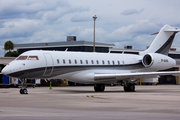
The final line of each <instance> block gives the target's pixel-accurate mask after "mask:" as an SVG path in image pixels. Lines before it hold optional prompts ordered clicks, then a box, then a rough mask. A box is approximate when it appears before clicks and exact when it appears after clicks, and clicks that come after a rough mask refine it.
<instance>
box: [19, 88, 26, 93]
mask: <svg viewBox="0 0 180 120" xmlns="http://www.w3.org/2000/svg"><path fill="white" fill-rule="evenodd" d="M19 92H20V94H28V91H27V89H26V88H21V89H20V91H19Z"/></svg>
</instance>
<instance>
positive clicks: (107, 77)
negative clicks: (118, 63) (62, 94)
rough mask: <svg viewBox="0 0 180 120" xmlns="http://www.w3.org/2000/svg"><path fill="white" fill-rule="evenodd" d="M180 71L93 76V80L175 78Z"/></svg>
mask: <svg viewBox="0 0 180 120" xmlns="http://www.w3.org/2000/svg"><path fill="white" fill-rule="evenodd" d="M179 74H180V71H164V72H138V73H122V74H107V73H106V74H103V73H102V74H94V80H95V81H99V80H103V81H105V80H115V79H117V80H124V79H139V78H150V77H157V76H162V75H174V76H177V75H179Z"/></svg>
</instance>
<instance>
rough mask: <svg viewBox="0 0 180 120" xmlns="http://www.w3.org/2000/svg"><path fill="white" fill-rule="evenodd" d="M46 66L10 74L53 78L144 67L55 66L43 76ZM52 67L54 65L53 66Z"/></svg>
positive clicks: (19, 76) (141, 66)
mask: <svg viewBox="0 0 180 120" xmlns="http://www.w3.org/2000/svg"><path fill="white" fill-rule="evenodd" d="M45 68H46V67H43V68H34V69H29V70H24V71H19V72H15V73H11V74H9V75H8V76H12V77H17V78H31V79H32V78H42V79H44V78H51V77H54V76H58V75H62V74H65V73H70V72H77V71H83V70H93V69H94V70H96V69H102V70H134V69H140V68H144V66H143V65H142V63H137V64H132V65H84V66H55V67H54V68H53V72H52V74H51V75H50V76H43V74H44V71H45ZM51 68H52V67H51Z"/></svg>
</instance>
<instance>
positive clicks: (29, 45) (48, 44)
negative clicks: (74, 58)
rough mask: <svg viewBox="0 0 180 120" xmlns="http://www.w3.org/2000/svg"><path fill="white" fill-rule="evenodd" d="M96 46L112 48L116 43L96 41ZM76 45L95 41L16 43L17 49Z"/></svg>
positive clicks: (90, 44) (84, 44)
mask: <svg viewBox="0 0 180 120" xmlns="http://www.w3.org/2000/svg"><path fill="white" fill-rule="evenodd" d="M95 45H96V47H109V48H112V47H114V46H115V44H109V43H99V42H96V43H95ZM75 46H93V42H89V41H69V42H45V43H25V44H14V48H15V49H29V48H49V47H51V48H53V47H75Z"/></svg>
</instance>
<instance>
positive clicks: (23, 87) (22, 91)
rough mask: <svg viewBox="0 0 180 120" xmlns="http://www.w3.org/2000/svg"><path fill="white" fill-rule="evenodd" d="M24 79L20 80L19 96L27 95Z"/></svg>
mask: <svg viewBox="0 0 180 120" xmlns="http://www.w3.org/2000/svg"><path fill="white" fill-rule="evenodd" d="M26 82H27V81H26V79H25V78H23V79H22V80H21V84H22V87H21V89H20V91H19V92H20V94H28V91H27V89H26V88H27V84H26Z"/></svg>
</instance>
